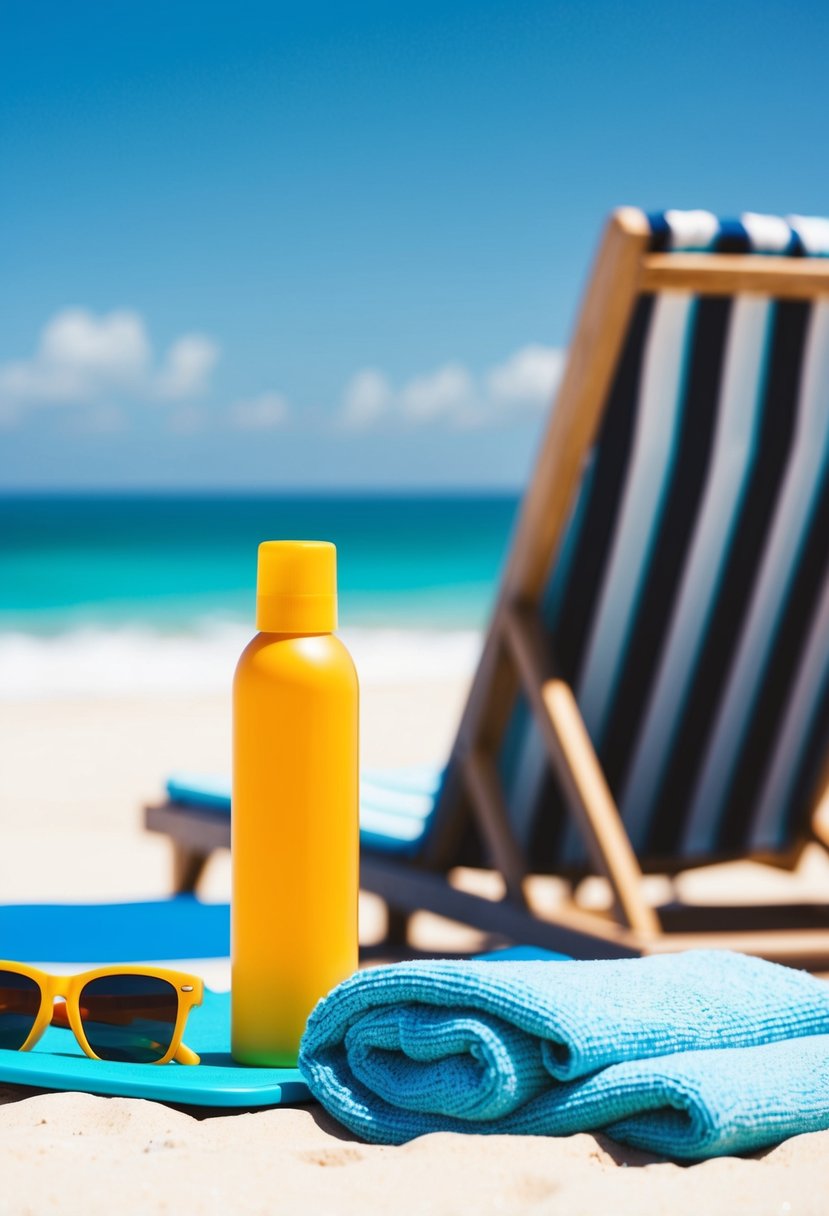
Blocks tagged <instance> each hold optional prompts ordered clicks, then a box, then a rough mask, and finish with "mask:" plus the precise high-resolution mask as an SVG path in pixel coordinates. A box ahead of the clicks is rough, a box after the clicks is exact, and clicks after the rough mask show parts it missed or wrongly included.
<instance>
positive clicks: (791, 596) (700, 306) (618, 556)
mask: <svg viewBox="0 0 829 1216" xmlns="http://www.w3.org/2000/svg"><path fill="white" fill-rule="evenodd" d="M651 227H652V232H653V242H652V247H653V248H654V249H660V250H672V251H680V250H682V251H686V250H708V251H716V252H723V251H728V252H754V253H756V252H763V253H769V254H772V253H773V254H778V255H780V254H785V255H787V256H792V257H806V256H813V257H821V256H829V220H823V219H804V218H802V217H789V218H788V219H786V220H782V219H778V218H776V217H771V216H757V215H750V214H746V215H743V216H741V218H740V219H739V220H732V221H726V220H718V219H716V218H715V217H714V216H713V215H710V214H709V213H707V212H665V213H664V214H661V215H659V216H654V217H651ZM544 613H545V618H546V621H547V624H548V625H549V628H550V630H551V632H552V636H553V638H554V639H555V645H556V652H557V656H558V661H559V663H560V665H561V667H562V668H563V671H564V675H565V676H566V677H567V679H568V680H569V681H570V682H571V683H572V685H573V687H574V689H575V691H576V696H577V699H578V702H579V705H580V707H581V710H582V713H583V715H584V719H585V722H586V724H587V727H588V730H589V731H590V734H591V736H592V738H593V741H594V743H595V745H596V748H597V750H598V753H599V756H600V759H601V760H602V763H603V765H604V768H605V772H606V773H607V776H608V780H609V782H610V785H611V788H612V790H613V792H614V795H615V797H616V799H617V802H618V804H619V807H620V810H621V813H622V817H623V819H624V822H625V824H626V826H627V829H628V831H629V833H630V836H631V839H632V841H633V844H634V847H635V848H636V850H637V853H638V854H639V855H640V857H642V858H643V859H645V860H647V859H652V860H653V861H657V860H658V859H660V858H688V859H689V860H691V859H695V858H701V857H714V856H729V855H741V854H744V853H751V852H755V853H756V852H765V851H769V850H771V851H776V850H782V849H785V848H786V847H787V846H789V845H791V843H792V842H793V839H794V838H795V837H796V835H797V834H798V831H799V829H800V828H801V827H802V825H803V823H804V818H805V815H806V812H807V809H808V806H809V799H810V796H811V795H812V793H813V790H814V787H815V783H816V780H817V776H818V772H819V768H820V766H821V763H822V761H823V758H824V757H825V755H826V749H827V745H829V301H827V302H824V301H822V300H821V301H820V302H813V303H809V302H805V301H799V300H787V301H775V300H770V299H766V298H761V297H758V296H755V295H752V296H741V297H734V298H726V297H715V296H692V295H689V294H685V293H678V292H670V293H668V292H666V293H662V294H660V295H658V296H655V295H644V296H642V297H641V298H640V299H639V301H638V304H637V306H636V309H635V312H634V315H633V319H632V322H631V325H630V330H629V333H628V337H627V341H626V344H625V347H624V350H623V354H622V356H621V358H620V362H619V365H618V367H617V371H616V375H615V381H614V384H613V388H612V392H611V395H610V399H609V401H608V406H607V409H606V412H605V417H604V421H603V425H602V430H601V434H600V437H599V440H598V442H597V444H596V446H595V449H594V451H593V453H592V455H591V459H590V461H589V464H588V467H587V468H586V471H585V474H584V478H583V481H582V486H581V490H580V493H579V496H578V500H577V502H576V504H575V507H574V511H573V514H572V517H571V520H570V524H569V526H568V528H567V531H566V533H565V536H564V540H563V542H562V544H561V546H560V550H559V553H558V556H557V558H556V561H555V564H554V568H553V571H552V576H551V580H550V583H549V586H548V590H547V595H546V600H545V605H544ZM501 770H502V776H503V779H504V783H505V787H506V792H507V796H508V801H509V803H510V807H511V811H512V813H513V816H514V822H515V824H516V829H517V831H518V834H519V836H521V837H522V840H523V843H524V844H525V846H526V847H527V848H528V849H529V850H530V853H531V856H532V861H533V866H534V867H535V868H539V869H545V868H549V869H553V870H555V869H556V868H560V867H561V866H562V865H567V864H568V863H570V864H572V865H576V866H577V865H579V864H580V863H582V862H583V858H584V854H583V850H582V846H581V842H580V840H579V839H578V837H577V836H576V834H575V832H574V830H573V828H572V827H571V826H569V825H568V823H567V820H566V818H565V816H564V814H563V808H562V807H561V804H560V800H559V797H558V794H557V792H556V787H555V783H554V781H553V779H552V777H551V776H550V774H549V772H548V768H547V762H546V758H545V755H544V749H543V745H542V743H541V740H540V738H539V737H538V734H537V731H536V729H535V727H534V726H533V724H532V721H531V718H530V714H529V711H528V709H527V707H526V705H524V704H523V703H522V704H519V706H518V708H517V710H516V712H515V715H514V717H513V721H512V724H511V727H510V729H509V731H508V734H507V738H506V740H505V744H504V748H503V753H502V757H501Z"/></svg>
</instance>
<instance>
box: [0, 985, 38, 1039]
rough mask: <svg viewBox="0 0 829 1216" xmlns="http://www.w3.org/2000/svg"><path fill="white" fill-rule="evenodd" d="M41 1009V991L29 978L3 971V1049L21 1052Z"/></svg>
mask: <svg viewBox="0 0 829 1216" xmlns="http://www.w3.org/2000/svg"><path fill="white" fill-rule="evenodd" d="M39 1009H40V988H39V986H38V985H37V983H36V982H35V981H34V980H33V979H30V978H29V976H28V975H18V974H17V973H16V972H15V971H0V1047H5V1048H7V1049H10V1050H11V1051H18V1050H19V1049H20V1048H21V1047H22V1046H23V1044H24V1043H25V1042H26V1040H27V1039H28V1037H29V1033H30V1031H31V1029H32V1027H33V1026H34V1024H35V1020H36V1018H37V1015H38V1011H39Z"/></svg>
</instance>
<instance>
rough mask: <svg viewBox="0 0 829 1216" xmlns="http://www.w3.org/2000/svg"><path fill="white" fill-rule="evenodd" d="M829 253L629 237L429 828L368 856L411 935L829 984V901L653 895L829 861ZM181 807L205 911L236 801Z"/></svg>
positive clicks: (532, 497) (694, 228)
mask: <svg viewBox="0 0 829 1216" xmlns="http://www.w3.org/2000/svg"><path fill="white" fill-rule="evenodd" d="M827 253H829V221H826V220H816V219H805V218H798V217H792V218H790V219H788V220H782V219H778V218H776V217H770V216H761V215H755V214H745V215H743V216H742V217H741V219H740V220H738V221H719V220H717V219H716V217H714V216H713V215H711V214H710V213H708V212H666V213H664V214H660V215H656V216H651V217H648V216H646V215H645V214H644V213H642V212H640V211H638V210H634V209H627V208H626V209H622V210H619V211H617V212H616V213H615V214H614V215H613V216H612V217H611V219H610V221H609V223H608V225H607V228H606V230H605V233H604V236H603V239H602V242H601V246H600V249H599V252H598V256H597V259H596V263H595V266H594V269H593V273H592V276H591V279H590V281H589V284H588V287H587V291H586V295H585V298H584V301H583V304H582V308H581V313H580V316H579V319H578V321H577V324H576V328H575V332H574V335H573V338H572V341H571V344H570V347H569V352H568V358H567V365H566V369H565V372H564V376H563V379H562V382H561V386H560V388H559V390H558V394H557V399H556V402H555V406H554V409H553V411H552V413H551V416H550V420H549V424H548V427H547V430H546V433H545V435H544V437H543V440H542V443H541V448H540V452H539V456H538V461H537V465H536V468H535V472H534V474H533V476H532V479H531V481H530V484H529V486H528V488H527V491H526V493H525V495H524V500H523V504H522V508H521V512H520V516H519V519H518V523H517V527H516V530H515V534H514V538H513V541H512V546H511V550H510V553H509V557H508V560H507V563H506V568H505V571H504V574H503V578H502V582H501V587H500V592H499V595H498V598H497V601H496V604H495V608H494V612H493V616H492V620H491V623H490V626H489V629H488V632H487V636H486V641H485V644H484V648H483V653H482V656H481V660H480V663H479V666H478V669H477V673H476V675H475V678H474V681H473V684H472V688H471V692H470V695H469V699H468V703H467V705H466V709H465V712H464V714H463V718H462V721H461V724H460V727H459V730H458V734H457V738H456V740H455V744H454V747H453V749H452V752H451V755H450V757H449V760H448V764H447V765H446V767H445V769H444V770H443V772H442V774H440V776H439V777H438V778H433V783H434V790H433V793H430V792H429V783H428V781H425V780H424V779H423V774H421V775H420V778H421V784H420V786H418V785H417V782H416V781H413V783H412V784H411V785H410V787H409V792H410V794H411V796H412V798H413V799H414V801H415V802H417V799H418V798H419V799H420V802H417V805H418V806H422V804H423V801H424V799H425V805H426V808H427V810H426V813H425V814H422V815H420V816H419V818H418V816H417V815H414V816H408V818H407V816H406V815H403V816H402V819H403V822H404V827H403V828H402V829H401V828H400V827H399V826H395V824H393V825H392V830H389V831H386V830H381V831H379V833H378V832H377V831H374V830H372V829H371V827H369V828H368V829H367V834H366V835H365V836H364V839H363V845H362V861H361V866H362V870H361V873H362V885H363V887H364V888H366V889H368V890H370V891H374V892H376V893H378V894H379V895H381V896H382V897H383V898H384V899H385V900H386V901H387V903H388V905H389V908H390V909H391V919H390V924H391V927H392V929H393V930H394V932H395V933H396V935H397V936H401V935H402V934H403V932H404V931H405V924H406V918H407V917H408V915H409V914H410V913H411V912H412V911H414V910H416V909H423V908H427V909H431V910H433V911H435V912H438V913H440V914H443V915H445V916H447V917H450V918H452V919H456V920H461V921H465V922H469V923H471V924H474V925H477V926H479V927H480V928H482V929H484V930H486V931H492V932H495V933H500V934H504V935H506V936H508V937H510V938H512V939H513V940H517V941H522V942H525V943H528V944H532V945H538V946H542V947H548V948H551V949H560V950H562V951H564V952H565V953H568V954H572V955H576V956H579V957H595V956H608V957H613V956H624V955H631V954H639V953H646V952H652V951H663V950H675V949H682V948H686V947H690V946H700V945H704V944H709V945H721V946H723V947H728V948H731V949H739V950H745V951H748V952H752V953H759V954H763V955H765V956H767V957H771V958H777V959H780V960H783V961H788V962H792V963H798V964H803V965H806V964H812V963H815V962H816V961H819V960H825V959H826V958H829V893H827V907H824V906H822V905H821V906H800V907H792V906H780V905H775V906H772V907H759V906H757V905H751V906H749V907H745V906H742V907H710V906H709V907H699V908H691V907H687V906H679V905H676V904H669V905H666V906H662V907H654V906H652V905H651V904H650V903H649V902H648V900H647V899H646V895H645V886H646V884H645V883H644V882H643V875H644V874H646V873H648V872H658V873H663V874H669V875H672V874H676V873H678V872H680V871H684V870H688V869H690V868H693V867H698V866H702V865H706V864H709V863H712V862H717V861H724V860H728V859H736V858H752V859H756V860H760V861H766V862H769V863H771V864H774V865H776V866H784V867H792V868H793V867H794V866H795V864H796V862H797V861H798V859H799V857H800V853H801V850H802V848H803V846H804V844H805V843H806V842H807V841H808V840H810V839H818V840H820V841H821V842H822V843H824V844H825V843H827V841H828V840H829V836H827V833H826V830H825V827H824V826H823V821H822V818H821V814H820V804H821V802H822V801H825V802H829V797H827V795H826V791H827V788H829V781H828V780H827V779H828V778H829V767H827V762H826V761H827V747H828V746H829V577H827V565H828V564H829V259H827V258H826V257H825V256H824V255H826V254H827ZM387 777H388V775H382V774H381V775H377V776H376V777H374V778H372V782H370V783H369V784H370V785H371V787H372V797H373V798H374V801H375V803H376V804H377V806H379V808H380V811H381V813H382V808H383V797H384V793H383V791H384V782H385V781H387ZM172 792H173V795H174V796H173V797H172V798H170V799H169V800H168V801H167V803H166V804H165V805H163V806H161V807H153V808H149V809H148V811H147V826H148V827H150V828H152V829H155V830H161V831H166V832H168V833H169V834H170V835H171V837H172V838H173V840H174V842H175V847H176V851H177V874H176V878H177V885H178V886H179V887H180V888H182V889H184V888H187V887H188V886H191V885H192V883H193V882H194V881H195V878H196V877H197V874H198V871H199V869H200V866H201V864H202V863H203V859H204V857H205V856H206V855H207V854H208V853H209V851H210V849H211V848H212V847H215V846H218V845H226V844H227V843H228V840H229V817H228V815H227V811H228V809H229V802H228V800H227V794H226V791H225V802H224V812H223V813H221V812H220V811H219V813H217V811H218V810H219V808H217V807H214V809H213V811H212V812H211V811H210V810H208V809H206V808H205V807H204V806H203V805H202V806H200V805H198V794H199V787H198V783H197V782H196V783H190V785H189V786H188V785H187V784H185V786H184V788H183V790H180V791H179V795H181V796H177V795H176V791H175V789H173V791H172ZM394 797H395V795H394V791H393V790H392V797H391V802H392V803H394ZM404 801H405V799H404ZM365 809H366V810H370V809H371V808H370V807H366V808H365ZM824 809H825V810H829V806H827V807H825V808H824ZM391 817H392V819H394V814H393V813H392V816H391ZM388 818H389V815H386V819H388ZM397 818H398V819H400V818H401V816H398V817H397ZM375 826H376V825H375ZM401 832H402V835H403V837H404V838H403V839H402V840H401ZM465 866H479V867H483V868H489V869H493V870H496V871H498V872H499V873H500V875H501V876H502V880H503V898H500V899H497V900H490V899H486V898H483V897H482V896H479V895H475V894H472V893H470V892H469V891H468V890H464V889H461V888H460V886H459V885H458V883H457V881H456V880H455V873H454V872H455V871H456V870H457V869H458V867H465ZM535 874H555V875H563V876H568V877H570V878H571V879H572V880H573V881H576V880H578V879H579V877H580V876H583V875H585V874H597V875H600V876H602V877H603V878H604V879H605V880H606V881H607V884H609V888H610V891H611V892H612V909H611V910H610V911H609V912H594V911H590V910H588V909H586V908H585V907H583V906H579V905H578V904H577V903H576V902H575V901H570V902H569V903H566V904H564V905H562V906H561V907H560V908H556V909H555V910H554V911H550V910H546V909H545V910H544V912H543V913H542V912H540V911H539V909H538V907H537V906H535V902H534V895H533V890H532V889H531V888H534V884H533V883H531V882H529V881H528V879H529V876H531V875H535ZM536 885H537V884H536Z"/></svg>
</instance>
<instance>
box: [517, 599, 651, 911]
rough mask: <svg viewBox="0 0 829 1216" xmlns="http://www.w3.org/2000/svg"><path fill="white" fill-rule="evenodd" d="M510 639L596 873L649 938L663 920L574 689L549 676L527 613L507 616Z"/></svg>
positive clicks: (619, 906) (534, 624) (535, 627)
mask: <svg viewBox="0 0 829 1216" xmlns="http://www.w3.org/2000/svg"><path fill="white" fill-rule="evenodd" d="M507 637H508V639H509V642H510V645H511V648H512V652H513V655H514V656H515V661H516V664H517V666H518V670H519V672H520V674H521V680H522V683H523V686H524V692H525V693H526V696H527V699H528V701H529V703H530V706H531V708H532V711H533V714H534V716H535V719H536V722H537V724H538V728H539V730H540V732H541V737H542V739H543V740H544V744H545V747H546V749H547V754H548V756H549V758H550V763H551V764H552V766H553V769H554V771H555V773H556V775H557V776H558V779H559V781H560V783H561V787H562V792H563V794H564V798H565V801H566V803H567V806H568V809H569V810H570V811H571V813H572V814H573V816H574V818H575V821H576V826H577V827H578V829H579V831H580V832H581V835H582V837H583V839H584V842H585V845H586V848H587V852H588V856H589V857H590V860H591V862H592V864H593V867H594V869H595V870H596V872H597V873H599V874H602V875H604V876H605V877H606V878H607V879H608V881H609V883H610V885H611V887H612V889H613V894H614V899H615V902H616V907H617V911H618V914H619V916H620V917H621V919H622V921H623V923H624V924H626V925H628V926H629V927H630V928H632V929H635V930H636V931H637V932H639V933H643V934H645V935H651V934H657V933H659V931H660V926H659V918H658V917H657V915H656V913H655V912H654V910H653V908H652V907H651V906H650V905H649V904H648V903H647V901H646V900H645V897H644V895H643V892H642V871H641V868H640V866H639V863H638V862H637V860H636V855H635V853H634V851H633V848H632V846H631V843H630V840H629V838H628V835H627V832H626V831H625V829H624V825H623V824H622V820H621V816H620V815H619V811H618V809H617V807H616V803H615V802H614V800H613V795H612V794H611V792H610V789H609V787H608V784H607V781H606V780H605V776H604V773H603V772H602V767H601V765H600V763H599V760H598V757H597V756H596V752H595V750H594V748H593V744H592V742H591V740H590V736H589V735H588V733H587V728H586V727H585V725H584V722H583V720H582V716H581V713H580V711H579V707H578V705H577V703H576V699H575V697H574V696H573V692H572V690H571V688H570V686H569V685H568V684H566V683H565V682H564V681H563V680H560V679H557V678H552V679H550V678H548V674H547V671H548V668H549V661H548V660H547V659H546V657H545V654H544V649H543V639H542V637H541V635H540V629H539V627H538V624H537V622H536V620H535V619H534V618H533V617H531V616H530V615H529V613H527V612H524V613H521V612H519V611H518V610H515V609H512V610H510V611H509V612H508V614H507Z"/></svg>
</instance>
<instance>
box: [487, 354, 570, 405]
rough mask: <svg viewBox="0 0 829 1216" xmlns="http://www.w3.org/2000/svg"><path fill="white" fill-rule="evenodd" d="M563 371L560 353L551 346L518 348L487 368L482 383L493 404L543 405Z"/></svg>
mask: <svg viewBox="0 0 829 1216" xmlns="http://www.w3.org/2000/svg"><path fill="white" fill-rule="evenodd" d="M563 368H564V351H562V350H557V349H556V348H555V347H552V346H538V345H534V346H522V347H521V349H520V350H517V351H515V353H514V354H512V355H510V357H509V358H508V359H507V360H506V361H505V362H504V363H499V364H497V365H496V366H495V367H493V368H490V370H489V371H488V372H487V374H486V378H485V383H486V387H487V389H488V391H489V395H490V396H491V397H493V398H494V399H495V400H496V401H505V402H527V403H528V404H530V405H538V406H546V405H548V404H549V402H550V398H551V397H552V394H553V392H554V391H555V389H556V387H557V385H558V382H559V379H560V378H561V373H562V370H563Z"/></svg>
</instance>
